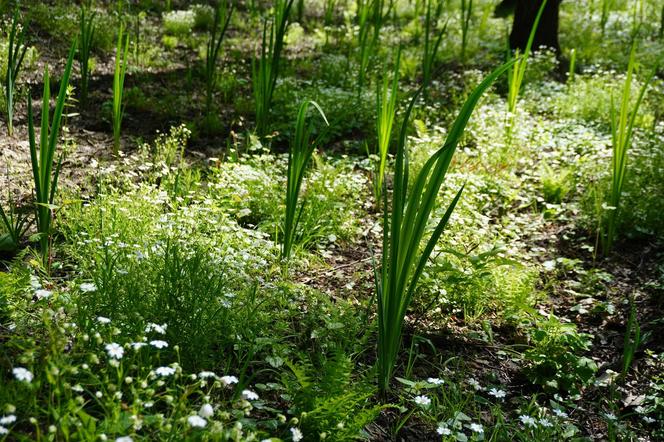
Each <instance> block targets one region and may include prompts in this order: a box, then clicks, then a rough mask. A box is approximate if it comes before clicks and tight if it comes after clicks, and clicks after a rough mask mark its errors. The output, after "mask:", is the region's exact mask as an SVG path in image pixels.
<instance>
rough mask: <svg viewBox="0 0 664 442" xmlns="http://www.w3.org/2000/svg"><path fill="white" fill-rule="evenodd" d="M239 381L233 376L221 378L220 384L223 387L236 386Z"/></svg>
mask: <svg viewBox="0 0 664 442" xmlns="http://www.w3.org/2000/svg"><path fill="white" fill-rule="evenodd" d="M238 382H239V381H238V379H237V378H236V377H235V376H222V377H221V383H222V384H224V385H231V384H237V383H238Z"/></svg>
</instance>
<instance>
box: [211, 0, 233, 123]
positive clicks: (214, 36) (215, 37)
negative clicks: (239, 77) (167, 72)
mask: <svg viewBox="0 0 664 442" xmlns="http://www.w3.org/2000/svg"><path fill="white" fill-rule="evenodd" d="M233 9H234V6H233V5H230V7H229V5H228V2H227V1H226V0H224V1H222V2H220V3H219V5H217V7H216V8H215V10H214V24H213V25H212V28H211V30H210V37H209V40H208V42H207V45H206V47H205V112H206V114H207V115H208V116H209V115H210V113H211V112H212V94H213V92H214V89H215V86H216V84H217V75H218V74H217V62H218V60H219V50H220V49H221V44H222V43H223V41H224V36H225V35H226V30H227V29H228V24H229V23H230V21H231V18H232V16H233Z"/></svg>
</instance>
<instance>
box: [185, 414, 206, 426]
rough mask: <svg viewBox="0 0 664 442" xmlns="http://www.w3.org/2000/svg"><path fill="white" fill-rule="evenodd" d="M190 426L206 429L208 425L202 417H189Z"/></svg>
mask: <svg viewBox="0 0 664 442" xmlns="http://www.w3.org/2000/svg"><path fill="white" fill-rule="evenodd" d="M187 422H189V425H191V426H192V427H196V428H204V427H205V426H206V425H207V421H206V420H205V419H203V418H202V417H200V416H195V415H194V416H189V417H188V418H187Z"/></svg>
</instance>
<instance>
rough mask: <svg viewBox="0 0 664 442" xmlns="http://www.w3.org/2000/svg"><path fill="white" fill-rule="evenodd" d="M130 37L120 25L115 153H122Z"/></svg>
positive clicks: (115, 78)
mask: <svg viewBox="0 0 664 442" xmlns="http://www.w3.org/2000/svg"><path fill="white" fill-rule="evenodd" d="M128 53H129V35H124V25H123V24H122V23H120V29H119V30H118V42H117V45H116V48H115V70H114V74H113V152H114V153H115V155H116V156H117V155H118V154H119V152H120V135H121V129H122V118H123V117H124V105H123V96H124V82H125V75H126V74H127V62H128V58H127V56H128Z"/></svg>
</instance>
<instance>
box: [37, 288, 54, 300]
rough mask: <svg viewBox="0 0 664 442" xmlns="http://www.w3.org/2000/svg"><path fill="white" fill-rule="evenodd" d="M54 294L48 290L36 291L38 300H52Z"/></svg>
mask: <svg viewBox="0 0 664 442" xmlns="http://www.w3.org/2000/svg"><path fill="white" fill-rule="evenodd" d="M52 294H53V292H52V291H50V290H46V289H39V290H35V296H36V297H37V299H38V300H39V299H45V298H50V297H51V295H52Z"/></svg>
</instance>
